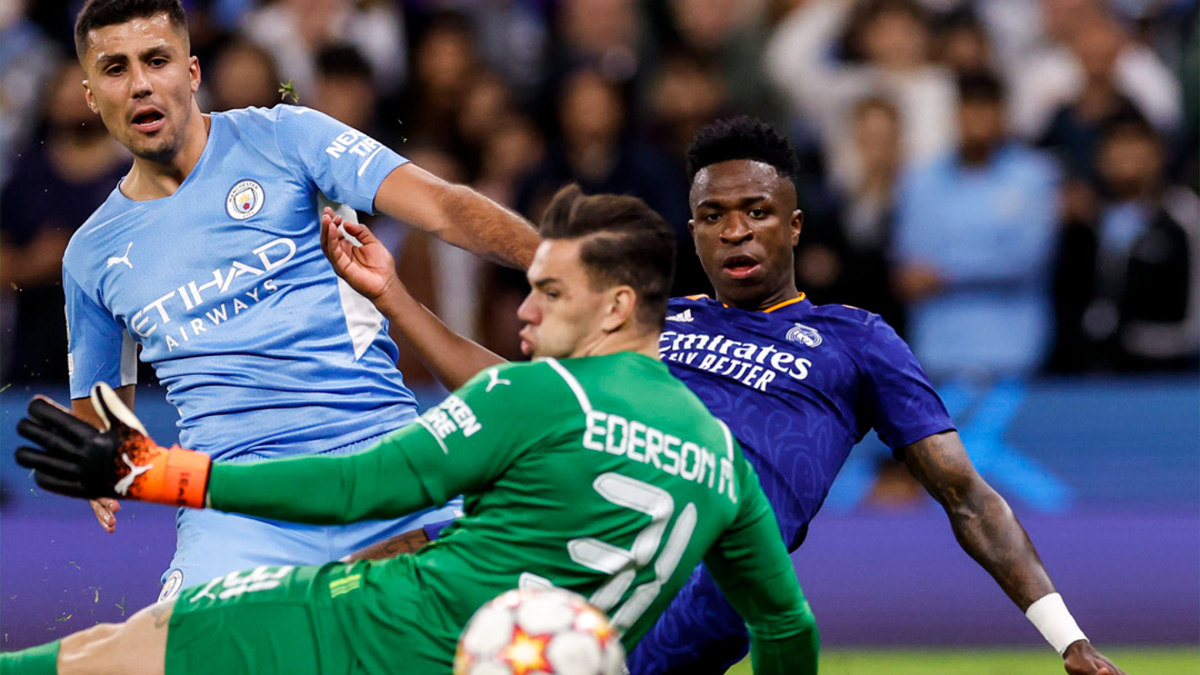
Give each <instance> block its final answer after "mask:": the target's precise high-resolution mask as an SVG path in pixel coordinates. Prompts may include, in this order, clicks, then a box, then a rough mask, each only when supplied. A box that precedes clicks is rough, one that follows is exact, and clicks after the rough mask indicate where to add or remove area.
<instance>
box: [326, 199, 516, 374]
mask: <svg viewBox="0 0 1200 675" xmlns="http://www.w3.org/2000/svg"><path fill="white" fill-rule="evenodd" d="M339 228H341V229H344V230H345V231H346V233H347V234H349V235H350V236H351V237H353V238H354V239H356V240H358V242H359V245H355V244H354V243H353V242H352V241H350V240H349V239H347V238H346V237H344V236H342V232H341V229H339ZM321 248H322V249H324V251H325V257H327V258H328V259H329V262H330V264H331V265H333V270H334V271H335V272H337V274H338V276H340V277H342V278H343V279H345V280H346V283H348V284H350V286H351V288H353V289H354V290H356V291H358V292H359V293H360V294H362V295H363V296H364V297H366V298H367V299H368V300H370V301H371V302H372V303H374V304H375V307H376V309H378V310H379V311H380V313H382V314H383V315H384V316H385V317H387V320H388V321H390V322H391V323H392V325H394V326H395V327H396V328H397V329H398V330H399V331H400V334H401V335H403V336H404V339H405V340H406V341H407V342H408V344H409V346H411V347H412V348H413V351H414V352H415V353H416V354H417V356H418V357H419V358H420V359H421V361H422V362H423V363H424V364H425V366H426V367H428V368H429V370H430V371H431V372H432V373H433V375H434V377H436V378H437V379H438V381H439V382H441V383H442V384H443V385H444V386H445V387H446V388H447V389H450V390H452V391H453V390H454V389H458V388H459V387H461V386H463V385H464V384H466V382H467V380H469V379H471V378H472V377H474V376H475V374H476V373H478V372H480V371H481V370H483V369H484V368H487V367H490V366H494V365H497V364H500V363H504V362H505V361H504V359H502V358H500V357H499V356H497V355H496V354H494V353H492V352H491V351H489V350H487V349H485V348H484V347H483V346H481V345H479V344H476V343H475V342H472V341H471V340H469V339H467V338H465V337H463V336H461V335H459V334H458V333H455V332H454V331H453V330H451V329H450V327H449V326H447V325H446V324H444V323H442V321H441V319H438V318H437V316H436V315H435V314H434V313H433V312H431V311H429V309H428V308H426V307H425V305H422V304H421V303H419V302H417V300H416V298H414V297H412V295H410V294H409V293H408V291H407V289H405V288H404V284H403V283H401V282H400V279H399V277H397V276H396V263H395V261H394V260H393V259H392V254H391V253H389V252H388V250H387V247H386V246H384V245H383V244H382V243H381V242H380V241H379V240H378V239H377V238H376V237H375V235H373V234H371V231H370V229H369V228H367V227H365V226H363V225H360V224H358V223H352V222H349V221H346V220H344V219H343V218H342V217H341V216H339V215H337V214H335V213H334V212H333V211H332V210H331V209H329V208H326V209H325V212H324V213H322V214H321Z"/></svg>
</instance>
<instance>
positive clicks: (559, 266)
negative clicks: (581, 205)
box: [517, 239, 609, 358]
mask: <svg viewBox="0 0 1200 675" xmlns="http://www.w3.org/2000/svg"><path fill="white" fill-rule="evenodd" d="M582 245H583V240H582V239H547V240H545V241H543V242H542V243H541V245H539V246H538V249H537V252H536V253H535V254H534V256H533V263H532V264H530V265H529V272H528V274H527V276H528V278H529V285H530V287H531V288H530V291H529V295H528V296H526V298H525V301H524V302H522V303H521V307H520V308H519V309H518V310H517V318H518V319H520V320H521V322H522V323H524V324H525V327H524V328H522V329H521V333H520V337H521V352H522V353H523V354H526V355H528V356H532V357H535V358H540V357H553V358H571V357H575V356H584V355H586V354H587V353H588V347H589V346H591V345H592V344H594V343H595V342H596V341H597V340H598V339H599V338H601V337H602V336H603V335H604V331H603V330H602V325H601V324H602V322H603V318H604V307H605V303H606V302H608V300H609V293H606V292H605V291H596V290H593V288H592V284H591V281H590V279H589V278H588V273H587V269H586V268H585V267H584V264H583V262H582V261H581V260H580V259H579V249H580V247H581V246H582Z"/></svg>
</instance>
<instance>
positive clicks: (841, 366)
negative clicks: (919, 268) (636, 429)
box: [659, 295, 954, 550]
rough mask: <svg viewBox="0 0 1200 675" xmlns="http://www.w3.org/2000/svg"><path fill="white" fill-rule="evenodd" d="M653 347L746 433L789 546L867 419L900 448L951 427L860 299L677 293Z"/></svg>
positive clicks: (903, 348)
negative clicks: (756, 299)
mask: <svg viewBox="0 0 1200 675" xmlns="http://www.w3.org/2000/svg"><path fill="white" fill-rule="evenodd" d="M659 352H660V353H661V354H662V358H663V360H664V361H665V362H666V363H667V365H668V366H669V367H670V369H671V372H672V373H673V374H674V375H675V376H676V377H678V378H679V379H681V380H683V381H684V382H685V383H686V384H687V386H688V388H689V389H691V390H692V391H693V392H695V393H696V395H697V396H699V397H700V400H702V401H703V402H704V403H705V405H707V406H708V408H709V410H710V411H712V413H713V414H714V415H716V416H717V417H718V418H720V419H721V420H723V421H724V422H725V423H726V424H728V425H729V427H730V429H731V430H732V431H733V433H734V435H736V436H737V438H738V440H739V441H740V442H741V444H742V447H743V448H744V449H745V452H746V457H747V458H748V459H749V460H750V462H751V464H753V465H754V468H755V470H756V471H757V472H758V476H759V480H760V481H761V482H762V486H763V490H764V491H765V492H766V494H767V497H768V498H770V500H771V504H772V505H773V506H774V507H775V513H776V515H777V516H778V519H779V526H780V528H781V529H782V531H783V538H784V541H785V542H787V544H788V548H789V550H793V549H795V548H796V547H797V546H799V545H800V543H801V542H802V541H803V539H804V534H805V531H806V529H807V524H808V521H809V520H811V519H812V517H813V516H814V515H816V513H817V511H818V510H819V509H820V508H821V503H822V502H824V501H825V496H826V495H827V494H829V487H830V485H832V484H833V479H834V478H835V477H836V476H837V473H838V471H839V470H840V469H841V468H842V464H843V463H845V461H846V457H847V456H848V455H849V454H850V449H851V448H852V447H853V446H854V444H855V443H857V442H858V441H860V440H862V437H863V436H864V435H865V434H866V433H867V432H868V431H869V430H871V429H872V428H874V429H875V430H876V432H877V433H878V434H879V438H880V439H881V440H883V442H884V443H886V444H887V445H888V446H890V447H891V448H893V450H898V449H900V448H903V447H904V446H906V445H909V444H911V443H913V442H915V441H918V440H920V439H922V438H925V437H926V436H930V435H932V434H936V433H939V432H942V431H947V430H951V429H953V428H954V425H953V423H952V422H951V421H950V416H949V414H948V413H947V412H946V407H945V405H944V404H943V403H942V400H941V398H940V397H939V396H938V394H937V392H936V391H934V388H933V385H931V384H930V383H929V380H928V378H926V376H925V373H924V371H922V370H921V366H920V364H919V363H917V360H916V358H915V357H914V356H913V354H912V351H911V350H910V349H909V348H908V345H907V344H905V343H904V341H903V340H902V339H900V336H898V335H897V334H896V331H894V330H892V328H891V326H889V325H888V324H887V323H886V322H885V321H884V320H883V319H881V318H880V317H879V316H878V315H876V314H872V313H871V312H868V311H865V310H862V309H857V308H854V307H847V306H845V305H814V304H813V303H811V302H809V301H808V300H806V299H805V298H804V296H803V295H801V297H800V298H799V299H796V300H791V301H788V302H784V303H780V304H779V305H776V306H774V307H771V308H769V309H767V310H764V311H746V310H742V309H735V308H731V307H726V306H724V305H722V304H721V303H720V302H717V301H716V300H713V299H711V298H708V297H703V296H695V297H691V298H675V299H672V300H671V302H670V309H669V311H668V314H667V325H666V330H664V331H663V333H662V337H661V338H660V341H659Z"/></svg>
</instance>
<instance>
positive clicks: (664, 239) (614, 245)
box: [539, 184, 675, 330]
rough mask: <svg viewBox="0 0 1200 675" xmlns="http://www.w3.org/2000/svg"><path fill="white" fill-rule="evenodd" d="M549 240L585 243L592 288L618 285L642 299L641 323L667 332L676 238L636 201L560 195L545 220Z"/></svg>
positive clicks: (572, 191) (575, 189) (574, 192)
mask: <svg viewBox="0 0 1200 675" xmlns="http://www.w3.org/2000/svg"><path fill="white" fill-rule="evenodd" d="M539 229H540V232H541V235H542V238H544V239H584V242H583V245H582V246H581V247H580V249H579V258H580V260H581V261H582V262H583V265H584V267H585V268H586V269H587V273H588V278H589V280H590V281H591V283H592V287H593V288H596V289H598V288H607V287H611V286H615V285H619V284H624V285H627V286H629V287H630V288H632V289H633V290H634V292H636V293H637V295H638V309H637V318H638V321H640V322H641V323H643V324H646V325H648V326H655V327H657V328H658V329H659V330H662V329H663V327H664V326H665V325H666V317H667V300H668V299H669V298H670V296H671V282H672V279H673V278H674V276H675V233H674V231H672V230H671V226H670V225H668V224H667V221H665V220H663V217H662V216H660V215H658V213H656V212H655V211H654V209H652V208H650V207H649V206H647V205H646V203H645V202H643V201H642V200H640V199H638V198H637V197H630V196H628V195H612V194H600V195H590V196H589V195H585V194H583V190H581V189H580V188H579V186H578V185H575V184H571V185H568V186H566V187H564V188H562V189H561V190H559V191H558V193H557V194H555V195H554V198H553V199H551V200H550V205H549V206H547V207H546V213H545V215H544V216H542V224H541V226H540V228H539Z"/></svg>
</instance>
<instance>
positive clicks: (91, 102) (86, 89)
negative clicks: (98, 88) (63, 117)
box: [81, 80, 100, 114]
mask: <svg viewBox="0 0 1200 675" xmlns="http://www.w3.org/2000/svg"><path fill="white" fill-rule="evenodd" d="M81 84H83V100H85V101H87V106H88V110H91V111H92V112H94V113H96V114H100V108H97V107H96V97H95V96H93V95H92V82H91V80H84V81H83V82H82V83H81Z"/></svg>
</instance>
